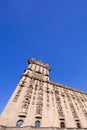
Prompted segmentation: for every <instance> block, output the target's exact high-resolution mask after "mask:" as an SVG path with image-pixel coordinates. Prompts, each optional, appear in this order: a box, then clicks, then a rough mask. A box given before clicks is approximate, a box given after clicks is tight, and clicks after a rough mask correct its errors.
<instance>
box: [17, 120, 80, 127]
mask: <svg viewBox="0 0 87 130" xmlns="http://www.w3.org/2000/svg"><path fill="white" fill-rule="evenodd" d="M23 123H24V121H23V120H19V121H17V123H16V127H22V126H23ZM76 125H77V128H81V126H80V123H79V122H77V124H76ZM35 127H36V128H39V127H40V121H36V122H35ZM60 127H61V128H65V123H64V122H60Z"/></svg>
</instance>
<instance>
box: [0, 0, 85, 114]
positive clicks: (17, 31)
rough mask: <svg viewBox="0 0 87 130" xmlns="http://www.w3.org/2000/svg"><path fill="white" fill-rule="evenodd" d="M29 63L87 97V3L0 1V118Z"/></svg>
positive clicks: (70, 0)
mask: <svg viewBox="0 0 87 130" xmlns="http://www.w3.org/2000/svg"><path fill="white" fill-rule="evenodd" d="M31 57H34V58H35V59H37V60H42V61H44V63H48V64H49V65H50V66H51V68H52V70H51V72H50V76H51V80H52V81H55V82H59V83H61V84H64V85H68V86H70V87H72V88H76V89H79V90H82V91H84V92H87V0H1V1H0V113H1V111H2V109H3V107H4V106H5V104H6V103H7V101H8V99H9V98H10V96H11V94H12V92H13V91H14V89H15V87H16V85H17V83H18V81H19V80H20V76H21V75H22V74H23V71H24V69H25V68H26V67H27V59H28V58H31Z"/></svg>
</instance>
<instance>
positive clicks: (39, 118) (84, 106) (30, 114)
mask: <svg viewBox="0 0 87 130" xmlns="http://www.w3.org/2000/svg"><path fill="white" fill-rule="evenodd" d="M28 63H29V66H28V67H27V68H26V69H25V71H24V74H23V75H22V76H21V79H20V81H19V83H18V85H17V87H16V89H15V91H14V93H13V94H12V96H11V98H10V100H9V102H8V103H7V105H6V107H5V109H4V111H3V112H2V114H1V117H0V125H1V126H6V127H23V128H24V127H25V126H29V127H32V128H33V127H41V128H42V127H44V128H50V127H54V128H72V129H75V128H87V123H86V122H87V94H85V93H83V92H82V91H79V90H76V89H72V88H70V87H67V86H64V85H62V84H59V83H55V82H52V81H50V76H49V71H50V69H51V68H50V66H49V65H47V64H44V63H43V62H42V61H36V60H35V59H33V58H32V59H29V60H28Z"/></svg>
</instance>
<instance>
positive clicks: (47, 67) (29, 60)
mask: <svg viewBox="0 0 87 130" xmlns="http://www.w3.org/2000/svg"><path fill="white" fill-rule="evenodd" d="M28 64H36V65H39V66H42V67H44V68H46V69H47V70H48V71H50V70H51V67H50V66H49V65H48V64H44V63H43V62H42V61H41V60H35V59H34V58H31V59H28Z"/></svg>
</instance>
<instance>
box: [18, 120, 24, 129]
mask: <svg viewBox="0 0 87 130" xmlns="http://www.w3.org/2000/svg"><path fill="white" fill-rule="evenodd" d="M23 123H24V121H23V120H18V121H17V123H16V126H17V127H22V125H23Z"/></svg>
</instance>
